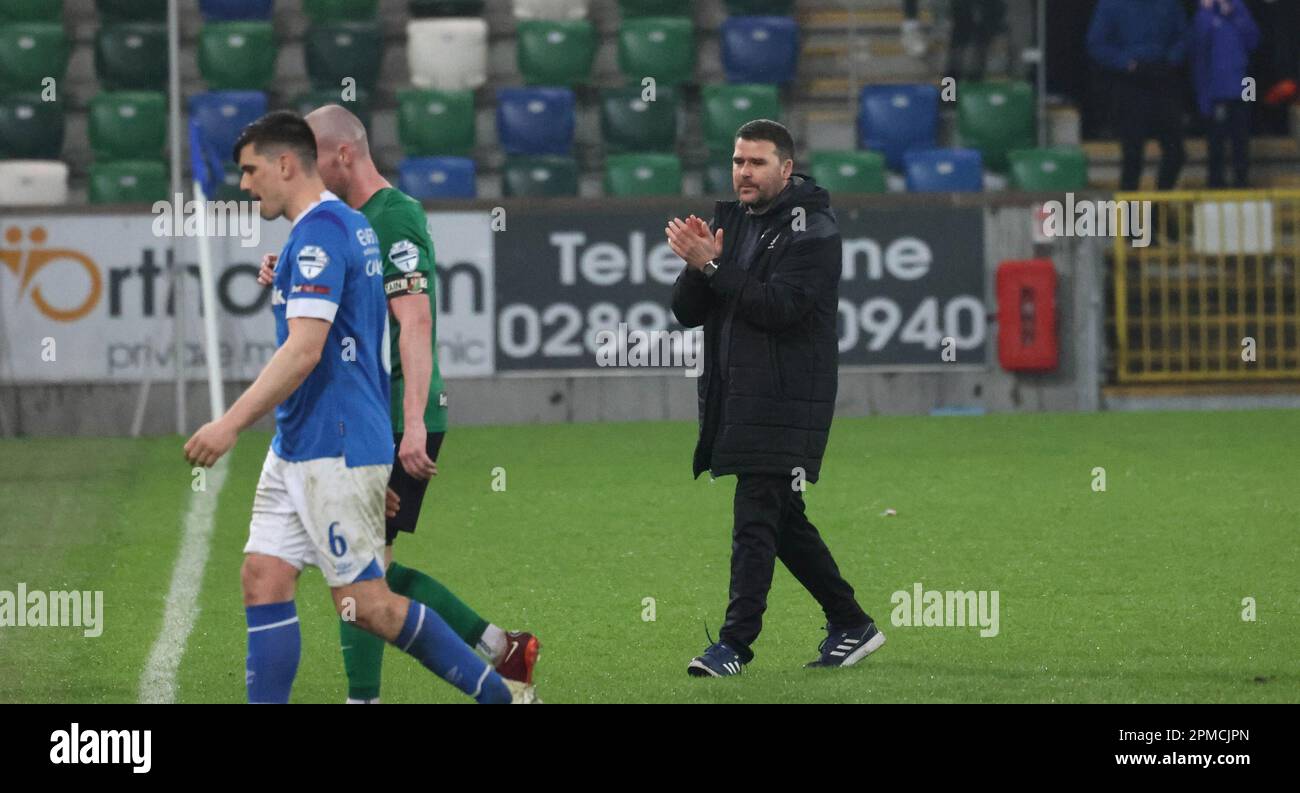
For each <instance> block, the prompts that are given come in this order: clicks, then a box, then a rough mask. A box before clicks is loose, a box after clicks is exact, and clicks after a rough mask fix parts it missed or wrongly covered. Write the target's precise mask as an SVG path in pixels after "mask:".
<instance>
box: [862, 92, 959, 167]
mask: <svg viewBox="0 0 1300 793" xmlns="http://www.w3.org/2000/svg"><path fill="white" fill-rule="evenodd" d="M938 136H939V89H937V88H935V87H934V86H932V85H868V86H866V87H865V88H863V89H862V95H861V98H860V100H859V105H858V147H859V148H862V149H871V150H872V151H878V152H880V153H881V154H883V155H885V161H886V162H888V163H889V167H890V168H892V169H894V170H895V171H901V170H903V154H904V152H907V151H908V150H911V149H933V148H934V147H936V146H937V145H939V144H938Z"/></svg>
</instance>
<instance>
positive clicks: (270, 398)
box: [185, 111, 535, 703]
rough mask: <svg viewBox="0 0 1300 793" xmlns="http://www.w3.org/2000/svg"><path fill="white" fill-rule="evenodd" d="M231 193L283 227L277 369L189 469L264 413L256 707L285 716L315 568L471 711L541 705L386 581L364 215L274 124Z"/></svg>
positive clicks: (189, 449)
mask: <svg viewBox="0 0 1300 793" xmlns="http://www.w3.org/2000/svg"><path fill="white" fill-rule="evenodd" d="M234 157H235V161H236V162H237V163H238V164H239V167H240V170H241V171H242V172H243V176H242V178H241V180H240V187H241V188H243V189H244V190H247V191H248V192H249V193H250V194H251V195H252V196H253V198H254V199H255V200H259V201H260V202H261V207H260V209H261V216H262V218H263V219H265V220H274V219H276V218H279V217H287V218H290V219H291V220H292V222H293V229H292V231H291V232H290V233H289V241H288V242H287V243H286V244H285V247H284V249H283V250H282V251H281V253H280V261H281V262H283V263H285V264H286V265H288V266H284V267H280V268H278V270H279V272H277V273H276V278H275V283H274V285H273V290H272V296H271V307H272V313H273V314H274V315H275V325H276V342H277V343H278V348H277V349H276V352H275V355H273V356H272V357H271V360H270V361H269V362H268V363H267V365H266V367H265V368H264V369H263V370H262V372H261V373H260V374H259V375H258V377H257V380H256V381H255V382H254V383H253V384H252V385H251V386H249V388H248V390H247V391H245V392H244V394H243V395H242V396H240V398H239V399H238V400H236V402H235V404H234V405H232V406H231V408H230V410H228V411H227V412H226V414H225V415H224V416H222V417H221V418H219V419H217V420H215V421H212V422H209V423H208V424H205V425H204V426H202V427H200V428H199V430H198V432H196V433H194V435H193V437H191V438H190V439H189V441H188V442H187V443H186V444H185V457H186V459H187V460H189V461H190V462H191V463H193V464H198V465H204V466H210V465H212V464H214V463H215V462H216V461H217V460H218V459H219V458H220V457H221V456H222V455H223V454H225V452H227V451H229V450H230V448H231V447H233V446H234V445H235V440H236V438H237V437H238V434H239V432H240V431H241V430H243V429H245V428H247V427H249V426H250V425H252V424H253V423H254V422H255V421H257V420H258V419H259V418H261V417H262V416H264V415H266V413H267V412H269V411H270V410H271V409H272V408H274V409H275V417H276V434H275V439H274V440H273V441H272V442H271V449H270V450H269V451H268V453H267V456H266V462H265V463H264V464H263V466H262V475H261V478H260V479H259V481H258V485H257V494H256V496H255V498H254V501H253V518H252V521H251V522H250V524H249V539H248V544H247V545H246V546H245V547H244V553H245V554H246V555H245V557H244V566H243V570H242V579H243V590H244V605H245V607H246V608H245V610H246V615H247V618H248V659H247V671H246V681H247V687H248V700H249V702H288V700H289V692H290V690H291V688H292V686H293V679H294V676H295V674H296V673H297V670H298V659H299V655H300V653H301V647H302V644H301V638H300V636H299V632H298V616H297V612H296V609H295V606H294V590H295V585H296V582H297V578H298V574H299V573H300V572H301V571H302V568H303V566H304V565H308V564H310V565H315V566H316V567H318V568H320V571H321V573H322V574H323V575H324V576H325V581H326V583H328V584H329V587H330V591H331V593H332V594H333V597H334V604H335V607H336V608H337V609H338V611H339V614H340V616H342V617H343V618H344V619H355V620H356V623H357V625H358V626H359V627H361V628H362V629H364V630H366V631H369V632H371V633H374V634H376V635H378V636H380V637H382V638H383V639H385V640H386V641H388V642H391V643H393V644H394V645H395V646H396V647H397V648H398V649H400V650H402V651H403V652H406V653H409V654H410V655H412V656H414V657H415V658H416V659H417V660H419V661H420V662H421V663H422V664H424V665H425V666H426V667H428V668H429V669H430V670H432V671H433V672H435V673H436V674H437V675H438V676H440V677H442V678H443V679H445V680H447V681H448V682H450V683H451V684H452V685H454V686H456V687H457V688H459V689H460V690H461V691H464V692H465V693H466V694H469V695H470V696H472V697H474V698H475V699H476V700H477V701H479V702H491V703H508V702H511V701H512V700H513V701H520V702H529V701H534V700H535V695H534V693H533V691H532V688H531V686H526V685H524V684H521V683H517V682H516V681H506V680H504V679H503V678H502V677H501V676H500V675H498V674H497V673H496V672H495V671H494V670H493V669H492V667H490V666H488V665H487V664H486V663H484V661H483V660H482V659H480V658H479V657H478V656H477V655H476V654H475V653H474V651H473V650H471V649H470V648H469V647H468V646H467V645H466V644H465V643H464V642H462V641H461V640H460V637H458V636H457V635H456V634H455V633H454V632H453V631H452V630H451V628H450V627H448V626H447V624H446V622H444V621H443V620H442V618H441V617H439V616H438V614H437V613H436V612H434V611H433V610H431V609H428V608H426V607H425V606H424V605H423V604H421V603H418V602H415V601H412V600H409V599H407V598H405V597H402V596H401V595H397V594H394V593H393V592H391V591H390V590H389V589H388V586H387V584H386V582H385V580H384V572H383V563H382V561H381V560H382V559H383V552H384V512H385V493H386V490H387V485H388V477H389V471H390V468H391V464H392V460H393V441H392V433H391V429H390V427H391V424H390V419H389V412H388V411H389V391H388V388H389V387H388V360H387V359H388V331H387V322H388V310H387V304H386V301H385V296H384V289H383V279H382V272H383V268H382V260H381V257H380V251H379V245H378V240H377V238H376V236H375V233H374V231H373V230H372V229H371V228H370V224H369V223H368V222H367V221H366V219H365V216H364V215H362V214H361V213H359V212H356V211H354V210H352V209H351V208H349V207H348V206H347V205H346V204H344V203H343V202H341V201H339V200H338V198H337V197H336V196H334V195H333V194H332V193H329V192H328V191H326V190H325V186H324V184H323V183H322V181H321V178H320V175H319V174H318V173H317V171H316V139H315V136H314V135H313V134H312V131H311V128H310V127H308V126H307V123H306V122H305V121H304V120H303V119H302V118H301V117H300V116H298V115H296V114H294V113H289V112H284V111H279V112H275V113H271V114H268V115H266V116H263V117H262V118H261V119H258V120H257V121H255V122H254V123H252V124H250V125H249V126H248V127H246V128H245V129H244V131H243V133H242V134H241V135H240V138H239V140H238V141H237V142H236V144H235V149H234Z"/></svg>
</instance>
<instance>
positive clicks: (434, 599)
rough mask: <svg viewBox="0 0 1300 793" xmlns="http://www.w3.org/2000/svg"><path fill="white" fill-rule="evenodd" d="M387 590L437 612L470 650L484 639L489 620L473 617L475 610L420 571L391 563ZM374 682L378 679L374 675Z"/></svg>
mask: <svg viewBox="0 0 1300 793" xmlns="http://www.w3.org/2000/svg"><path fill="white" fill-rule="evenodd" d="M388 588H389V589H391V590H393V591H394V592H396V593H397V594H399V595H405V596H407V597H408V598H410V599H411V600H416V601H419V602H420V603H423V604H424V605H426V606H428V607H429V608H431V609H433V610H434V611H436V612H438V616H440V617H442V618H443V620H445V621H446V623H447V624H448V625H450V626H451V629H452V630H453V631H455V632H456V634H457V635H458V636H460V638H461V639H463V640H464V641H465V643H466V644H468V645H469V646H470V647H473V648H477V647H478V640H479V639H481V638H483V632H484V631H486V630H487V628H488V621H487V620H485V619H483V618H482V617H480V616H479V615H478V614H476V613H475V612H474V609H472V608H470V607H469V606H467V605H465V603H464V602H462V601H461V599H460V598H458V597H456V596H455V595H453V594H452V593H451V590H450V589H447V587H445V586H443V585H442V584H440V583H438V582H437V581H435V580H434V579H433V578H431V577H429V576H427V575H425V574H424V573H421V572H420V571H419V570H412V569H411V568H409V567H403V566H402V565H400V564H398V563H397V562H393V563H392V564H390V565H388ZM375 680H376V682H377V681H378V680H379V677H378V674H377V673H376V676H375Z"/></svg>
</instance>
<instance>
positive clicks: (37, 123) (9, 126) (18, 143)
mask: <svg viewBox="0 0 1300 793" xmlns="http://www.w3.org/2000/svg"><path fill="white" fill-rule="evenodd" d="M63 130H64V124H63V103H62V102H42V101H41V95H40V94H39V93H26V94H8V95H4V96H0V159H5V160H57V159H59V158H60V155H61V154H62V153H63Z"/></svg>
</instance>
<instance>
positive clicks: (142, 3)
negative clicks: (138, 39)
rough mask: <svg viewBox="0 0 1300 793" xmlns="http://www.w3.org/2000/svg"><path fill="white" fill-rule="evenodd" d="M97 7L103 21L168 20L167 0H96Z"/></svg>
mask: <svg viewBox="0 0 1300 793" xmlns="http://www.w3.org/2000/svg"><path fill="white" fill-rule="evenodd" d="M95 7H96V8H97V9H99V18H100V21H101V22H166V21H167V0H95ZM182 13H184V12H182Z"/></svg>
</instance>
